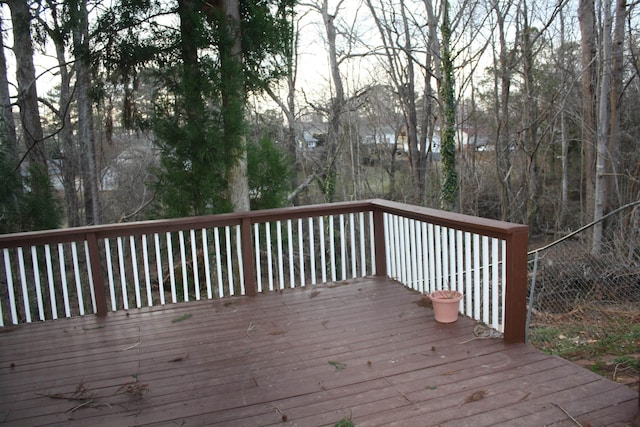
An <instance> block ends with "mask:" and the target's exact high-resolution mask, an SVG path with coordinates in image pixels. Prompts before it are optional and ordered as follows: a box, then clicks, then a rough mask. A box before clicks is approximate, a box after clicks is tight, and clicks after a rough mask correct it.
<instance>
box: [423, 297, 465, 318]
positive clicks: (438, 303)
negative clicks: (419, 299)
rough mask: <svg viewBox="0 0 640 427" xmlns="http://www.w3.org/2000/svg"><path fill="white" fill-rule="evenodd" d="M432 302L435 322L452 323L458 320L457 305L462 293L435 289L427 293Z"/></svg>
mask: <svg viewBox="0 0 640 427" xmlns="http://www.w3.org/2000/svg"><path fill="white" fill-rule="evenodd" d="M429 299H430V300H431V302H432V303H433V315H434V316H435V318H436V322H439V323H453V322H455V321H456V320H458V307H459V306H460V304H459V303H460V300H461V299H462V293H461V292H458V291H435V292H431V294H429Z"/></svg>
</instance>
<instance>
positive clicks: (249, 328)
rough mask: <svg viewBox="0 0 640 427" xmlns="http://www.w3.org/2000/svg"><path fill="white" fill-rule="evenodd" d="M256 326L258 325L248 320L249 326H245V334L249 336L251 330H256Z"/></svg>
mask: <svg viewBox="0 0 640 427" xmlns="http://www.w3.org/2000/svg"><path fill="white" fill-rule="evenodd" d="M257 327H258V325H256V324H255V323H253V322H249V326H248V327H247V336H248V337H250V336H251V334H252V333H253V331H254V330H256V328H257Z"/></svg>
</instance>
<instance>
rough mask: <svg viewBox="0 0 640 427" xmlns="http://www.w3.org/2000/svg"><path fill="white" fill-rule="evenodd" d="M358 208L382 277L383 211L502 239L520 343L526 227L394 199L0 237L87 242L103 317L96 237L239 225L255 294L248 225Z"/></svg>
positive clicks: (508, 322)
mask: <svg viewBox="0 0 640 427" xmlns="http://www.w3.org/2000/svg"><path fill="white" fill-rule="evenodd" d="M359 212H372V213H373V230H374V250H375V259H376V265H375V267H376V275H379V276H386V275H387V271H386V254H385V235H384V214H385V213H387V214H392V215H399V216H402V217H406V218H410V219H414V220H419V221H425V222H429V223H432V224H434V225H439V226H443V227H448V228H454V229H457V230H461V231H465V232H471V233H477V234H481V235H485V236H489V237H495V238H499V239H502V240H504V241H505V242H506V259H505V262H506V280H507V283H508V286H507V287H506V295H505V299H506V306H505V314H504V318H505V331H504V339H505V341H506V342H508V343H514V342H524V341H525V327H526V294H527V245H528V228H527V226H525V225H519V224H512V223H508V222H503V221H497V220H491V219H486V218H478V217H474V216H469V215H463V214H457V213H451V212H445V211H439V210H436V209H430V208H424V207H418V206H412V205H407V204H403V203H398V202H391V201H386V200H381V199H373V200H364V201H358V202H341V203H332V204H319V205H309V206H298V207H292V208H279V209H269V210H262V211H250V212H242V213H229V214H221V215H208V216H200V217H190V218H179V219H166V220H154V221H142V222H135V223H125V224H111V225H100V226H90V227H79V228H70V229H62V230H47V231H37V232H29V233H15V234H8V235H2V236H0V248H15V247H20V246H26V245H30V246H34V245H44V244H57V243H66V242H77V241H87V244H88V248H89V259H90V267H91V272H92V279H93V282H94V287H95V290H96V295H95V296H96V305H97V307H96V311H97V315H98V316H104V315H106V313H107V300H106V292H105V289H104V287H105V284H104V281H103V275H102V269H103V267H102V265H101V257H100V252H99V248H98V240H99V239H104V238H113V237H122V236H138V235H143V234H152V233H160V232H162V233H164V232H172V231H179V230H185V229H198V228H212V227H223V226H240V232H241V235H240V238H241V245H242V248H241V250H242V262H243V267H244V277H243V279H244V283H245V291H246V293H247V294H248V295H255V293H256V279H255V269H256V267H255V265H254V263H255V261H254V259H253V256H252V252H251V250H252V235H251V227H252V225H253V224H256V223H264V222H272V221H282V220H288V219H302V218H309V217H314V216H329V215H340V214H351V213H359Z"/></svg>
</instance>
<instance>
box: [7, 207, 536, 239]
mask: <svg viewBox="0 0 640 427" xmlns="http://www.w3.org/2000/svg"><path fill="white" fill-rule="evenodd" d="M374 209H376V210H381V211H383V212H388V213H391V214H397V215H402V216H405V217H408V218H412V219H416V220H421V221H428V222H431V223H433V224H437V225H442V226H446V227H451V228H456V229H460V230H463V231H469V232H473V233H479V234H484V235H489V236H492V237H498V238H506V237H508V236H509V235H512V234H514V233H515V232H519V231H526V229H527V227H526V226H524V225H519V224H512V223H508V222H503V221H496V220H491V219H486V218H478V217H474V216H470V215H463V214H457V213H451V212H446V211H441V210H437V209H430V208H424V207H419V206H414V205H407V204H404V203H399V202H391V201H387V200H382V199H372V200H362V201H356V202H339V203H327V204H317V205H307V206H296V207H290V208H278V209H266V210H260V211H249V212H238V213H228V214H218V215H206V216H198V217H187V218H178V219H161V220H151V221H139V222H131V223H123V224H108V225H97V226H86V227H76V228H66V229H57V230H43V231H33V232H25V233H13V234H6V235H0V248H13V247H19V246H25V245H43V244H56V243H64V242H73V241H76V242H77V241H82V240H85V239H86V236H87V235H89V234H93V235H95V237H96V238H98V239H100V238H112V237H118V236H136V235H141V234H151V233H164V232H175V231H179V230H189V229H199V228H211V227H223V226H228V225H238V224H240V223H241V222H242V220H243V219H245V218H249V220H250V221H251V223H252V224H255V223H262V222H269V221H281V220H287V219H294V218H308V217H313V216H319V215H339V214H348V213H357V212H367V211H371V210H374Z"/></svg>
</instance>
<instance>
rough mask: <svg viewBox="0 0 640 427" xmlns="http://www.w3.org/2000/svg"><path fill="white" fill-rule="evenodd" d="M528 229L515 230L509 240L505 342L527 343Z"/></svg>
mask: <svg viewBox="0 0 640 427" xmlns="http://www.w3.org/2000/svg"><path fill="white" fill-rule="evenodd" d="M528 240H529V237H528V229H527V227H522V228H519V229H517V230H514V232H513V234H512V235H511V236H510V237H509V238H508V239H507V259H506V260H505V262H506V263H507V264H506V270H507V271H506V275H507V277H506V280H507V286H506V295H505V320H504V322H505V325H504V340H505V342H506V343H520V342H525V337H526V325H527V261H528V259H527V248H528Z"/></svg>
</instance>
